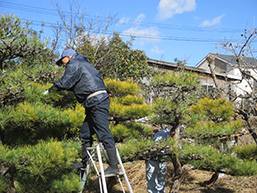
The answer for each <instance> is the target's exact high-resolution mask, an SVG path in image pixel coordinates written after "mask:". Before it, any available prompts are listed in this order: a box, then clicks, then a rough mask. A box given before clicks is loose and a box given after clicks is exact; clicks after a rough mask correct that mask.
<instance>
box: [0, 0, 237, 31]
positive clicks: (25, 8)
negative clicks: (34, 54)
mask: <svg viewBox="0 0 257 193" xmlns="http://www.w3.org/2000/svg"><path fill="white" fill-rule="evenodd" d="M0 3H1V4H3V5H4V6H5V7H6V8H9V9H15V10H22V11H28V12H33V13H40V14H46V15H53V16H59V14H58V13H57V11H56V10H54V9H48V8H40V7H35V6H29V5H22V4H16V3H9V2H3V1H0ZM1 4H0V5H1ZM63 13H65V14H72V13H71V12H67V11H63ZM87 17H89V18H98V17H97V16H92V15H88V14H87ZM99 18H103V19H107V17H101V16H100V17H99ZM135 24H140V25H141V26H147V27H149V26H155V27H160V28H161V29H172V30H184V31H196V32H213V31H215V32H216V33H235V32H238V33H241V32H242V29H226V28H204V27H197V26H184V25H171V24H160V23H152V22H137V21H131V20H128V21H127V22H124V23H123V24H122V25H135Z"/></svg>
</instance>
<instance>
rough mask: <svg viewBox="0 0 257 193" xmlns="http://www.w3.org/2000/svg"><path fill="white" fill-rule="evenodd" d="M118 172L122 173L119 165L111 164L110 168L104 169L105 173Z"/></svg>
mask: <svg viewBox="0 0 257 193" xmlns="http://www.w3.org/2000/svg"><path fill="white" fill-rule="evenodd" d="M118 173H120V169H119V167H118V166H117V165H116V166H109V167H108V168H106V169H105V170H104V174H118Z"/></svg>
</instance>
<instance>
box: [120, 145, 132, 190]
mask: <svg viewBox="0 0 257 193" xmlns="http://www.w3.org/2000/svg"><path fill="white" fill-rule="evenodd" d="M116 154H117V159H118V162H119V164H120V168H121V170H122V172H123V175H124V178H125V181H126V183H127V186H128V189H129V192H130V193H133V190H132V188H131V186H130V183H129V180H128V177H127V174H126V171H125V169H124V167H123V164H122V161H121V158H120V154H119V151H118V148H117V147H116Z"/></svg>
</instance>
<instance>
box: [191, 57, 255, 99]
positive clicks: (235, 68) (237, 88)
mask: <svg viewBox="0 0 257 193" xmlns="http://www.w3.org/2000/svg"><path fill="white" fill-rule="evenodd" d="M210 55H211V56H215V54H213V53H209V54H208V55H207V56H210ZM207 56H206V57H207ZM206 57H204V59H202V60H201V61H200V62H199V63H198V64H197V65H196V66H195V68H200V69H203V70H205V71H206V72H210V68H209V63H208V61H207V59H206ZM256 66H257V60H256V59H254V58H250V57H244V58H243V62H242V65H241V70H243V71H245V72H247V73H248V74H250V75H252V76H254V77H256V78H257V71H256V70H257V68H256ZM213 68H214V71H215V73H216V75H226V77H227V78H230V85H229V86H230V89H231V90H233V91H234V92H235V93H236V94H237V95H238V96H239V95H243V96H244V95H246V94H249V93H252V91H253V89H255V87H256V86H257V84H256V81H254V80H253V79H252V78H250V77H243V75H242V73H241V72H240V68H239V65H238V62H237V60H236V57H235V56H232V55H223V54H218V55H217V57H216V58H215V60H214V61H213Z"/></svg>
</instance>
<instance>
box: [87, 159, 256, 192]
mask: <svg viewBox="0 0 257 193" xmlns="http://www.w3.org/2000/svg"><path fill="white" fill-rule="evenodd" d="M124 167H125V170H126V173H127V176H128V178H129V182H130V185H131V187H132V189H133V192H134V193H147V191H146V181H145V162H144V161H137V162H134V163H125V164H124ZM167 167H168V170H167V175H166V185H167V187H166V188H165V190H166V192H167V193H168V192H169V190H170V185H171V183H172V180H171V177H172V174H173V166H172V164H168V165H167ZM91 175H92V176H91V178H90V179H88V181H87V184H86V186H85V189H84V193H99V192H100V189H99V181H98V178H97V175H96V174H94V172H93V171H92V170H91ZM211 175H212V173H211V172H208V171H201V170H191V171H189V172H188V174H187V175H186V176H185V179H184V181H183V183H182V185H181V187H180V191H179V192H181V193H239V192H240V193H241V192H243V193H256V192H257V185H256V184H257V175H256V176H250V177H233V176H230V175H223V176H220V177H219V179H218V180H217V182H216V183H215V184H214V185H212V186H209V187H205V186H202V185H201V184H202V182H203V181H205V180H209V179H210V178H211ZM107 181H108V183H109V184H110V183H114V186H113V187H112V189H111V190H110V189H109V191H108V192H111V193H122V189H121V186H120V184H119V182H118V180H116V179H113V178H112V179H111V178H109V179H107ZM122 182H123V183H122V184H123V185H124V188H125V191H126V192H129V191H128V188H127V186H126V182H125V180H124V179H122Z"/></svg>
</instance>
